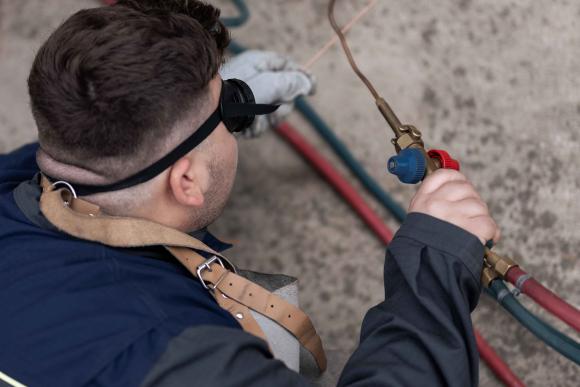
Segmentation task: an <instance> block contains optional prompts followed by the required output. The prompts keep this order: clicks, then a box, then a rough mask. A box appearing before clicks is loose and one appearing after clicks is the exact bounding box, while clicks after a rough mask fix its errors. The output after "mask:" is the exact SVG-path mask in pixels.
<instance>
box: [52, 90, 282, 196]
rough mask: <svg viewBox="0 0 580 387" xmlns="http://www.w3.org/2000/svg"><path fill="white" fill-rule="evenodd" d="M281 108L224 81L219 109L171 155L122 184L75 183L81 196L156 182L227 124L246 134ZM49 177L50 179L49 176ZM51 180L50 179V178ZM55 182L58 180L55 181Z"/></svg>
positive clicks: (231, 130)
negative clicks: (261, 118) (259, 101)
mask: <svg viewBox="0 0 580 387" xmlns="http://www.w3.org/2000/svg"><path fill="white" fill-rule="evenodd" d="M277 108H278V105H269V104H257V103H256V100H255V98H254V93H252V90H251V89H250V87H249V86H248V85H247V84H246V83H245V82H244V81H241V80H239V79H228V80H224V81H222V89H221V94H220V103H219V106H218V107H217V109H216V110H215V111H214V112H213V113H212V114H211V115H210V116H209V117H208V119H207V120H206V121H205V122H204V123H203V124H201V126H200V127H199V128H198V129H197V130H196V131H195V132H194V133H193V134H192V135H191V136H189V137H188V138H186V139H185V140H184V141H183V142H182V143H181V144H179V145H178V146H177V147H176V148H175V149H173V150H172V151H171V152H169V154H167V155H166V156H164V157H163V158H161V159H160V160H158V161H156V162H154V163H153V164H151V165H150V166H148V167H147V168H145V169H143V170H141V171H140V172H137V173H136V174H134V175H132V176H129V177H128V178H126V179H123V180H121V181H119V182H116V183H112V184H107V185H85V184H74V183H73V184H72V185H73V187H74V190H75V192H76V194H77V195H78V196H87V195H92V194H97V193H101V192H111V191H119V190H122V189H125V188H129V187H133V186H135V185H138V184H141V183H144V182H146V181H149V180H151V179H153V178H154V177H155V176H157V175H159V174H160V173H161V172H163V171H164V170H166V169H167V168H169V167H170V166H171V165H173V164H174V163H175V162H176V161H177V160H179V159H180V158H181V157H183V156H185V155H186V154H187V153H189V152H190V151H191V150H192V149H194V148H195V147H196V146H198V145H199V144H200V143H201V142H202V141H203V140H205V139H206V138H207V137H208V136H209V135H210V134H212V133H213V131H214V130H215V129H216V128H217V127H218V125H219V124H220V122H223V123H224V125H225V126H226V128H227V129H228V130H229V131H230V132H232V133H235V132H242V131H244V130H245V129H247V128H249V127H250V126H251V125H252V123H253V122H254V119H255V118H256V116H257V115H263V114H270V113H272V112H274V111H275V110H276V109H277ZM48 177H49V176H48ZM49 178H50V177H49ZM51 180H53V181H54V179H52V178H51Z"/></svg>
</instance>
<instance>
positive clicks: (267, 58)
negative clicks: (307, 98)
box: [219, 50, 315, 137]
mask: <svg viewBox="0 0 580 387" xmlns="http://www.w3.org/2000/svg"><path fill="white" fill-rule="evenodd" d="M219 72H220V75H221V77H222V79H231V78H236V79H240V80H242V81H244V82H246V83H247V84H248V86H250V89H252V92H253V93H254V97H255V98H256V103H266V104H276V105H280V107H279V108H278V110H276V111H275V112H274V113H271V114H268V115H262V116H256V119H255V120H254V122H253V124H252V126H251V127H250V128H248V129H246V130H245V131H244V132H243V134H244V136H246V137H257V136H259V135H260V134H262V133H263V132H265V131H266V130H268V129H269V128H271V127H273V126H275V125H277V124H278V123H279V122H280V121H281V120H282V118H283V117H284V116H286V115H288V114H289V113H290V112H291V111H292V109H293V101H294V99H295V98H297V97H299V96H301V95H310V94H312V93H314V86H315V82H314V79H313V77H312V76H311V75H310V74H308V73H306V72H305V71H304V70H302V69H301V68H300V66H299V65H298V64H296V63H295V62H293V61H291V60H290V59H288V58H287V57H285V56H282V55H280V54H277V53H275V52H270V51H258V50H252V51H246V52H244V53H242V54H240V55H237V56H235V57H233V58H231V59H230V60H228V61H227V62H226V63H225V64H224V65H223V66H222V67H221V69H220V71H219Z"/></svg>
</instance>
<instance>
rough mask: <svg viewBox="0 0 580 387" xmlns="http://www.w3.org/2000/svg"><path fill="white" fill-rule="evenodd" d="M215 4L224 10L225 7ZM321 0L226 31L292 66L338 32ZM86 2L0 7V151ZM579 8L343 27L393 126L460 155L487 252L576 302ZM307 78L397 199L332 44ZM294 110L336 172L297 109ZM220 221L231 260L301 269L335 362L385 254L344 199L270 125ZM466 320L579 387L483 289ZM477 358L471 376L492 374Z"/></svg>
mask: <svg viewBox="0 0 580 387" xmlns="http://www.w3.org/2000/svg"><path fill="white" fill-rule="evenodd" d="M216 3H217V4H219V5H223V6H224V13H225V14H231V13H233V8H232V7H231V6H230V4H229V2H228V1H226V0H222V1H218V2H216ZM326 3H327V2H326V1H322V0H310V1H308V0H286V1H282V0H275V1H258V0H250V1H248V4H249V6H250V8H251V10H252V19H251V20H250V22H249V23H248V24H247V25H246V26H244V27H243V28H240V29H236V30H234V31H232V34H233V36H234V37H235V38H236V39H237V40H239V41H240V42H242V43H243V44H245V45H247V46H251V47H256V48H265V49H271V50H277V51H280V52H285V53H288V54H289V55H290V56H292V57H293V58H295V59H296V60H297V61H298V62H300V63H303V62H304V61H306V60H307V59H308V58H309V57H310V56H311V55H312V54H314V52H316V51H317V50H318V48H319V47H320V46H321V45H322V44H323V43H324V42H325V41H326V40H327V39H328V38H329V37H330V36H332V34H331V30H330V27H329V26H328V23H327V21H326V15H325V13H326ZM94 4H96V1H89V0H52V1H42V0H19V1H16V0H0V151H2V152H4V151H8V150H10V149H12V148H14V147H17V146H19V145H21V144H23V143H25V142H28V141H32V140H34V138H35V126H34V123H33V121H32V119H31V116H30V113H29V109H28V99H27V96H26V77H27V73H28V70H29V67H30V63H31V61H32V58H33V55H34V52H35V50H36V49H37V48H38V46H39V45H40V44H41V42H42V41H43V39H45V38H46V37H47V34H49V33H50V31H51V30H52V29H53V28H54V27H56V26H57V25H58V24H59V23H60V22H61V21H63V20H64V19H65V18H66V17H67V15H69V14H71V13H72V12H74V11H75V10H77V9H79V8H83V7H86V6H92V5H94ZM364 4H365V1H364V0H363V1H360V0H357V1H350V2H346V1H339V2H338V10H337V16H338V19H339V20H342V21H344V20H347V19H348V18H349V17H350V16H352V15H353V14H354V13H355V12H356V10H357V9H360V7H362V6H363V5H364ZM579 19H580V3H579V2H577V1H566V0H554V1H550V2H547V1H542V2H539V1H525V0H511V1H505V0H504V1H501V0H481V1H471V0H441V1H437V2H435V1H429V0H416V1H412V2H411V1H394V0H393V1H386V0H380V1H379V4H378V6H377V7H376V8H375V9H374V10H373V12H371V13H370V14H369V15H367V17H365V19H364V20H363V21H362V22H361V23H359V24H358V25H357V26H356V27H355V28H354V30H353V31H352V32H351V33H350V35H349V41H350V43H351V46H352V48H353V51H354V53H355V55H356V58H357V60H358V62H359V64H360V66H361V68H363V69H364V71H365V72H366V73H367V74H368V76H369V77H370V78H371V79H372V80H373V81H374V82H375V84H376V85H377V87H378V89H379V90H380V92H381V93H382V94H383V95H384V96H385V97H386V98H387V99H388V100H389V101H390V103H391V105H392V106H393V108H394V109H395V110H396V111H397V113H398V114H399V116H400V117H401V119H403V120H404V121H406V122H408V123H413V124H415V125H416V126H418V127H419V128H421V129H423V132H424V135H425V138H426V141H427V142H428V145H430V146H432V147H441V148H445V149H447V150H448V151H450V152H452V153H453V155H454V156H456V157H457V158H459V159H460V160H461V161H462V166H463V170H464V172H465V173H466V174H467V175H468V176H469V177H470V178H471V179H472V180H473V182H474V183H475V185H476V186H477V187H478V189H479V190H480V191H481V193H482V195H483V197H484V198H485V199H486V200H487V201H488V203H489V204H490V207H491V209H492V211H493V214H494V216H495V217H496V219H497V221H498V223H499V224H500V225H501V226H502V231H503V240H502V242H501V243H500V245H499V246H498V247H497V250H498V251H501V252H504V253H506V254H509V255H511V256H513V257H514V258H516V259H517V260H518V261H520V262H521V263H522V265H523V266H524V267H525V268H526V269H527V270H528V271H529V272H531V273H533V274H534V275H535V276H536V277H537V278H538V279H540V280H541V281H543V282H544V283H545V284H547V285H548V286H549V287H550V288H551V289H553V290H554V291H556V292H557V293H559V294H561V295H563V296H564V297H565V298H566V299H567V300H568V301H570V302H571V303H573V304H575V305H577V306H578V305H580V291H579V287H578V281H579V279H580V265H579V260H578V255H579V251H580V230H579V228H580V227H579V226H580V221H579V219H580V205H579V204H578V200H577V198H578V192H579V189H580V174H579V173H578V169H577V165H578V164H579V163H580V155H579V153H578V149H579V145H578V144H579V135H578V130H579V123H580V25H579V21H578V20H579ZM312 71H313V73H314V74H315V75H316V77H317V79H318V93H317V94H316V96H314V97H312V98H311V99H310V100H311V102H312V103H313V104H314V106H315V107H316V108H317V109H318V111H319V112H320V113H321V115H322V116H323V117H324V118H325V119H326V120H327V121H328V122H329V123H330V124H331V126H332V127H333V128H334V129H335V130H336V131H337V133H338V134H339V136H340V137H341V138H342V139H343V140H344V141H345V142H346V143H347V144H348V145H349V146H350V147H351V149H352V151H353V152H354V154H355V155H356V156H357V157H358V158H359V159H360V160H361V161H362V162H363V164H364V165H365V166H366V167H367V168H368V170H369V171H370V173H371V174H372V175H373V176H375V177H376V178H377V179H378V180H379V181H380V182H381V184H382V185H383V187H384V188H385V189H387V190H388V191H389V192H391V193H392V194H393V195H394V196H395V197H396V198H397V200H398V201H399V202H400V203H402V204H403V205H405V206H406V205H407V203H408V202H409V200H410V198H411V197H412V194H413V192H414V190H415V188H414V187H406V186H402V185H400V184H399V183H398V182H397V181H396V180H395V179H394V178H393V177H391V176H389V175H387V173H386V172H385V170H386V160H387V158H388V157H389V156H390V155H391V154H392V149H391V146H390V144H389V139H390V136H391V134H390V131H389V129H388V128H387V127H386V125H385V123H384V122H383V121H382V119H381V117H380V116H379V114H378V113H377V112H376V109H375V108H374V106H373V102H372V100H371V99H370V96H369V94H368V92H367V91H366V89H364V87H363V86H362V84H361V83H360V82H359V81H358V79H356V78H355V77H354V75H353V73H352V71H351V70H350V68H349V67H348V65H347V63H346V60H345V58H344V56H343V54H342V52H341V51H339V50H338V49H333V50H331V51H330V52H329V53H327V54H326V55H325V56H324V57H323V58H322V59H321V60H320V61H319V62H318V63H317V64H316V65H315V66H314V67H313V68H312ZM290 120H291V121H292V122H293V123H294V124H295V125H296V126H297V127H299V128H300V129H301V131H302V132H303V133H304V134H305V135H306V136H307V137H308V138H309V139H311V140H312V141H313V142H314V143H315V144H317V146H318V147H319V149H320V151H321V152H323V153H324V154H325V155H327V156H328V157H329V158H330V159H331V160H333V162H334V164H335V165H336V166H337V167H338V168H339V169H340V170H342V171H344V168H343V167H342V165H341V164H340V162H339V161H338V160H337V159H336V158H335V157H334V156H333V155H332V154H331V152H330V151H329V150H328V148H327V147H326V146H325V145H324V144H323V143H322V142H321V141H320V140H319V139H318V138H317V137H316V135H314V134H313V132H312V130H311V129H310V128H309V127H308V125H307V124H306V123H305V122H304V121H303V120H302V119H301V118H300V117H299V116H297V115H293V116H292V117H291V118H290ZM349 178H350V179H351V180H352V181H353V182H354V184H355V185H356V186H357V187H359V185H358V183H357V182H356V181H354V179H352V178H351V177H350V176H349ZM372 204H373V207H375V208H376V209H377V210H378V211H379V212H380V213H381V214H382V215H383V216H384V219H385V220H386V221H387V223H388V224H389V225H391V226H392V227H395V228H396V227H397V225H396V222H395V221H394V220H393V219H392V218H391V217H390V216H389V215H388V214H386V213H385V212H384V211H383V210H382V209H381V208H379V206H378V205H377V204H376V203H374V202H372ZM214 231H216V233H217V234H218V235H221V236H222V237H224V238H226V239H231V240H236V241H237V245H236V248H235V249H234V250H233V251H232V252H231V253H230V255H231V256H232V258H233V259H234V261H236V262H237V263H238V264H240V265H241V266H243V267H248V268H251V269H254V270H262V271H266V272H283V273H286V274H290V275H294V276H297V277H299V278H300V281H301V303H302V305H303V307H304V308H305V309H306V310H307V311H308V312H309V313H310V314H311V316H312V317H313V319H314V320H315V322H316V323H317V326H318V329H319V331H320V332H321V334H322V336H323V339H324V340H325V342H326V345H327V347H329V348H330V349H334V350H335V351H333V355H332V359H333V360H334V363H335V364H334V366H333V372H336V371H337V369H338V368H339V366H340V363H341V362H343V361H344V357H345V355H346V354H347V353H348V351H350V350H351V349H352V348H353V347H354V345H355V344H356V342H357V336H358V330H359V326H360V322H361V319H362V317H363V315H364V313H365V311H366V310H367V309H368V308H369V307H370V306H371V305H373V304H375V303H377V302H379V301H380V300H381V298H382V297H383V290H382V285H381V284H382V274H381V262H382V260H383V256H384V252H383V250H384V249H383V248H382V246H381V244H380V243H379V242H378V241H377V240H376V239H375V238H374V237H373V236H372V234H371V233H370V232H369V230H368V229H367V228H366V227H365V226H364V225H363V224H362V222H361V221H359V220H358V219H357V218H356V216H355V215H354V214H353V212H352V211H351V210H350V208H348V207H347V206H346V205H345V204H343V202H342V201H341V200H340V199H339V197H338V196H337V195H336V194H335V193H334V192H333V191H332V190H331V189H330V188H329V187H328V186H327V185H326V184H325V183H324V182H323V181H321V180H320V179H319V178H318V176H317V175H316V174H315V173H313V172H312V171H311V169H310V168H309V167H308V165H306V164H305V163H304V162H303V161H302V160H301V159H299V158H298V157H297V156H296V155H295V154H294V152H293V151H292V150H291V149H289V148H288V147H287V146H286V145H285V144H284V143H283V142H282V141H281V140H280V139H279V138H277V137H276V136H275V135H274V134H272V133H270V134H267V135H265V136H264V137H262V138H261V139H259V140H254V141H245V142H243V143H242V144H241V160H240V173H239V178H238V181H237V185H236V188H235V191H234V194H233V197H232V200H231V203H230V205H229V208H228V210H227V211H226V213H225V214H224V216H223V218H222V219H221V220H220V221H219V222H218V224H217V225H216V227H215V228H214ZM521 300H522V301H523V302H524V303H525V304H526V305H529V306H531V307H532V309H533V310H534V311H536V312H540V313H541V314H542V316H544V317H545V318H546V320H548V321H550V322H552V323H554V324H555V325H557V326H558V327H559V328H563V329H564V330H565V331H566V332H567V333H571V330H570V329H566V327H565V326H564V325H563V324H561V323H559V322H558V321H556V320H555V319H553V318H551V317H550V316H547V315H546V314H544V313H543V312H542V311H541V310H540V309H538V308H537V307H535V306H534V305H533V304H531V303H529V302H527V299H526V298H525V297H521ZM474 322H475V325H476V326H477V327H478V328H479V329H480V330H481V331H482V333H483V335H484V336H485V337H486V338H487V339H488V340H489V341H490V342H491V344H492V345H493V346H494V347H495V348H496V349H497V351H498V352H499V353H500V354H501V355H502V356H503V357H504V358H505V359H506V360H507V361H508V362H509V363H510V365H512V367H513V369H514V370H515V371H516V373H517V374H518V375H520V376H521V377H522V378H523V379H524V380H525V382H526V383H528V384H529V385H532V386H548V385H549V386H556V385H558V386H560V385H561V386H564V385H575V384H577V383H578V380H579V379H578V378H579V377H580V371H579V368H578V367H575V366H573V365H572V364H571V363H570V362H568V361H566V360H564V359H563V358H562V357H561V356H560V355H558V354H557V353H555V352H554V351H552V350H550V349H547V348H546V347H545V346H544V345H543V344H541V343H540V342H539V341H538V340H536V339H535V338H534V337H533V336H532V335H531V334H529V333H528V332H527V331H525V330H524V329H523V328H521V327H520V326H519V325H518V324H516V323H515V322H514V321H513V320H512V319H511V318H510V317H509V316H507V315H506V313H504V312H503V310H501V308H499V307H497V306H496V305H495V304H494V303H493V302H491V301H490V300H488V299H487V298H485V297H483V298H482V301H481V304H480V307H479V308H478V309H477V311H476V312H475V313H474ZM576 337H577V336H576ZM481 369H482V372H481V385H482V386H494V385H498V382H497V381H496V380H495V379H494V377H493V376H492V375H491V374H490V373H489V371H488V370H487V369H486V367H485V366H483V365H482V367H481ZM574 380H575V382H574Z"/></svg>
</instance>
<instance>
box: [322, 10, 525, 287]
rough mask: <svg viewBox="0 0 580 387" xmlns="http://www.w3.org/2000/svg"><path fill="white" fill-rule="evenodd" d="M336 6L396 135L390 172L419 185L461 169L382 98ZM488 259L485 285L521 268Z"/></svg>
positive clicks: (505, 260)
mask: <svg viewBox="0 0 580 387" xmlns="http://www.w3.org/2000/svg"><path fill="white" fill-rule="evenodd" d="M335 3H336V0H331V1H330V3H329V6H328V18H329V20H330V24H331V26H332V28H333V29H334V31H335V32H336V34H337V36H338V38H339V40H340V43H341V45H342V48H343V50H344V52H345V54H346V57H347V59H348V61H349V63H350V66H351V67H352V69H353V70H354V72H355V73H356V74H357V76H358V77H359V78H360V79H361V81H362V82H363V83H364V84H365V85H366V87H367V88H368V89H369V91H370V92H371V94H372V96H373V98H374V99H375V103H376V105H377V108H378V109H379V111H380V112H381V114H382V116H383V117H384V118H385V120H386V121H387V123H388V124H389V126H390V127H391V129H392V130H393V133H394V135H395V137H394V138H393V139H392V140H391V143H392V144H393V145H394V147H395V150H396V152H397V155H396V156H393V157H391V158H390V159H389V162H388V169H389V172H391V173H392V174H394V175H396V176H397V177H398V178H399V180H400V181H401V182H403V183H406V184H417V183H419V182H421V181H422V180H423V179H425V178H426V177H427V176H429V174H431V173H432V172H434V171H436V170H437V169H440V168H446V169H455V170H459V169H460V165H459V162H458V161H457V160H455V159H453V158H452V157H451V156H450V155H449V153H447V152H446V151H444V150H437V149H433V150H430V151H427V150H426V149H425V144H424V142H423V138H422V133H421V131H420V130H419V129H417V128H416V127H415V126H413V125H407V124H403V123H402V122H401V120H399V118H398V117H397V115H396V114H395V112H394V111H393V109H392V108H391V106H390V105H389V104H388V102H387V101H386V100H385V99H384V98H383V97H381V96H380V94H379V93H378V92H377V91H376V89H375V87H374V86H373V84H372V83H371V82H370V81H369V79H368V78H367V77H366V76H365V75H364V74H363V73H362V72H361V71H360V69H359V68H358V66H357V64H356V62H355V61H354V58H353V56H352V53H351V51H350V48H349V46H348V43H347V42H346V38H345V36H344V34H343V33H342V31H341V28H340V27H339V26H338V24H337V23H336V20H335V18H334V5H335ZM484 260H485V269H484V271H483V274H482V282H483V284H484V285H485V286H489V283H490V282H491V281H492V280H493V279H495V278H497V276H498V275H500V276H502V277H505V275H506V273H507V272H508V271H509V270H510V269H511V268H512V267H514V266H517V264H516V263H515V262H513V261H512V260H510V259H508V258H504V257H501V256H499V255H498V254H496V253H494V252H492V251H491V250H490V249H489V248H487V247H486V249H485V258H484Z"/></svg>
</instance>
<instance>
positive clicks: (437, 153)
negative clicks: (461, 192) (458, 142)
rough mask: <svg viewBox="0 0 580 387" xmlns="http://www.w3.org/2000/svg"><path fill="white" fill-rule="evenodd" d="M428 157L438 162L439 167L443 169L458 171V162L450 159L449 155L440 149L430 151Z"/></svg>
mask: <svg viewBox="0 0 580 387" xmlns="http://www.w3.org/2000/svg"><path fill="white" fill-rule="evenodd" d="M427 154H428V155H429V157H431V158H432V159H435V160H437V161H439V165H440V166H441V168H444V169H455V170H456V171H459V169H460V167H459V161H457V160H455V159H454V158H452V157H451V156H450V155H449V153H447V152H445V151H444V150H441V149H431V150H430V151H429V152H428V153H427Z"/></svg>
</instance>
